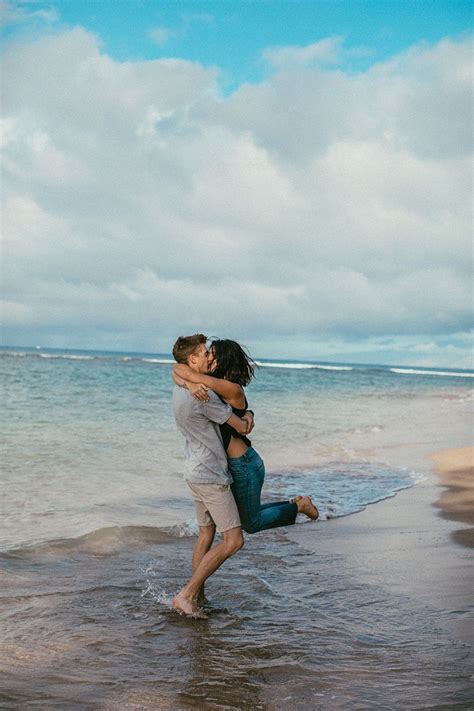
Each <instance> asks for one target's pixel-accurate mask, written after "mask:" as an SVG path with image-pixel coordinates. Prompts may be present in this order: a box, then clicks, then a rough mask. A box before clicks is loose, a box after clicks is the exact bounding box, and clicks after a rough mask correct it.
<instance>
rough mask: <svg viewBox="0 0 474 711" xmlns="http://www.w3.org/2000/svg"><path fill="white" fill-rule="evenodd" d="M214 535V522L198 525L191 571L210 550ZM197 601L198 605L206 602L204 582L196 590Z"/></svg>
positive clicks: (194, 569)
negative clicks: (197, 590)
mask: <svg viewBox="0 0 474 711" xmlns="http://www.w3.org/2000/svg"><path fill="white" fill-rule="evenodd" d="M215 535H216V527H215V526H214V524H211V525H210V526H199V536H198V539H197V542H196V545H195V546H194V551H193V562H192V565H193V573H195V572H196V570H197V569H198V567H199V563H200V562H201V560H202V559H203V558H204V556H205V555H206V553H207V552H208V551H209V550H210V548H211V546H212V543H213V541H214V536H215ZM197 602H198V605H203V604H204V603H205V602H206V597H205V595H204V583H203V584H202V586H201V589H200V590H199V592H198V598H197Z"/></svg>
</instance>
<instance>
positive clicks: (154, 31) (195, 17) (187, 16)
mask: <svg viewBox="0 0 474 711" xmlns="http://www.w3.org/2000/svg"><path fill="white" fill-rule="evenodd" d="M213 24H214V17H213V15H210V14H208V13H182V14H181V16H180V22H179V23H178V24H177V25H176V27H174V28H171V27H153V28H151V29H150V30H149V32H148V36H149V38H150V39H151V40H152V41H153V42H154V43H155V44H156V45H158V47H164V46H165V44H167V43H168V42H169V41H170V40H172V39H175V38H177V37H178V38H180V39H183V38H184V37H186V36H187V35H188V34H189V32H190V30H191V29H192V27H193V25H213Z"/></svg>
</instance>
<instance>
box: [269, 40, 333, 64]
mask: <svg viewBox="0 0 474 711" xmlns="http://www.w3.org/2000/svg"><path fill="white" fill-rule="evenodd" d="M342 44H343V37H340V36H335V37H327V38H325V39H323V40H320V41H319V42H313V43H312V44H308V45H305V46H298V45H287V46H279V47H267V49H265V50H264V51H263V52H262V56H263V58H264V59H265V60H266V61H267V62H269V63H270V64H271V65H273V66H274V67H277V68H279V69H282V68H289V67H308V66H315V65H318V66H319V65H331V64H337V63H338V62H339V61H340V60H341V57H342V52H343V49H342Z"/></svg>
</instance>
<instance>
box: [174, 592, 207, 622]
mask: <svg viewBox="0 0 474 711" xmlns="http://www.w3.org/2000/svg"><path fill="white" fill-rule="evenodd" d="M171 604H172V605H173V607H174V609H175V610H176V611H177V612H179V614H180V615H186V616H187V617H196V618H199V619H207V615H205V614H204V612H203V611H202V610H201V609H199V607H198V604H197V602H196V600H194V599H193V598H189V597H186V595H185V594H184V593H183V591H182V590H181V592H179V593H178V594H177V595H176V596H175V597H174V598H173V600H172V601H171Z"/></svg>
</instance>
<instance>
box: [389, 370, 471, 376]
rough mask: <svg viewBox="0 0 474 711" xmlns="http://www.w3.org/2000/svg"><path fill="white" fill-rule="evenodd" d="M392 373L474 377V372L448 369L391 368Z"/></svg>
mask: <svg viewBox="0 0 474 711" xmlns="http://www.w3.org/2000/svg"><path fill="white" fill-rule="evenodd" d="M390 371H391V372H392V373H401V374H403V375H443V376H444V375H445V376H448V377H450V378H474V373H458V372H456V373H454V372H449V371H446V370H418V369H416V368H390Z"/></svg>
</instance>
